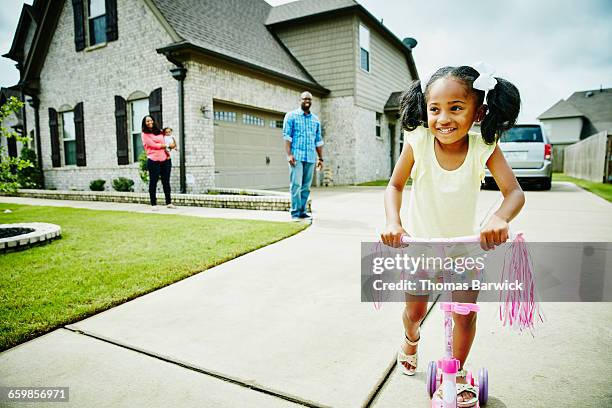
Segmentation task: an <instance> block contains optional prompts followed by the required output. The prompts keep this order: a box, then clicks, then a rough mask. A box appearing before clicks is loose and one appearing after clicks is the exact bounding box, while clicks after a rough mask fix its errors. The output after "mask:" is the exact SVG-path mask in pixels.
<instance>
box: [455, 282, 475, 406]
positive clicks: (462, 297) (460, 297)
mask: <svg viewBox="0 0 612 408" xmlns="http://www.w3.org/2000/svg"><path fill="white" fill-rule="evenodd" d="M477 298H478V291H477V290H466V291H457V292H453V301H454V302H461V303H476V299H477ZM453 321H454V323H455V327H454V328H453V357H455V358H456V359H457V360H459V363H460V367H459V368H460V369H462V368H463V365H464V364H465V361H466V360H467V357H468V354H469V353H470V349H471V348H472V343H473V342H474V337H475V336H476V313H474V312H470V313H469V314H467V315H460V314H456V313H453ZM457 383H465V377H463V378H462V377H457ZM473 397H474V395H473V394H472V393H470V392H467V391H465V392H462V393H461V395H459V396H458V397H457V400H458V401H459V402H461V401H468V400H470V399H471V398H473Z"/></svg>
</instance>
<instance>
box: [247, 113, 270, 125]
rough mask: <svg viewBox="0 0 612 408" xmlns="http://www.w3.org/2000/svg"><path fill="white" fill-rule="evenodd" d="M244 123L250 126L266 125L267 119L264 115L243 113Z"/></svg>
mask: <svg viewBox="0 0 612 408" xmlns="http://www.w3.org/2000/svg"><path fill="white" fill-rule="evenodd" d="M242 123H243V124H244V125H250V126H266V121H265V120H264V119H263V118H262V117H260V116H255V115H251V114H250V113H243V114H242Z"/></svg>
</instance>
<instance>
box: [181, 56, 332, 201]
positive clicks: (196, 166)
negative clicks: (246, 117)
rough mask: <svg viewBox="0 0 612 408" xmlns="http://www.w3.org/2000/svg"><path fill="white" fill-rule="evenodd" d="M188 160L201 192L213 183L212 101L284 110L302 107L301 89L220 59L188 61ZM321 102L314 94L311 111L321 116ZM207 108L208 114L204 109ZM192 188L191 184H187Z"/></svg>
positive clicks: (186, 132)
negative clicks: (230, 64) (225, 62)
mask: <svg viewBox="0 0 612 408" xmlns="http://www.w3.org/2000/svg"><path fill="white" fill-rule="evenodd" d="M185 67H186V68H187V77H186V78H185V149H186V152H185V156H186V157H185V162H186V163H187V174H191V175H193V178H194V179H195V181H196V186H198V187H197V188H193V187H192V188H189V189H188V192H189V191H201V189H202V188H206V187H213V186H214V180H215V177H214V166H215V158H214V121H213V105H214V102H213V101H221V102H224V103H230V104H232V103H233V104H237V105H240V106H244V107H251V108H253V109H264V110H270V111H274V112H279V113H284V112H288V111H291V110H294V109H297V108H298V107H299V106H300V93H301V92H302V91H304V90H306V89H301V88H297V87H293V86H289V85H283V84H280V83H277V82H276V81H274V80H272V79H269V78H265V77H263V76H260V75H256V74H254V73H251V72H247V71H244V70H241V69H239V68H237V67H231V66H228V65H226V64H224V63H220V62H218V61H212V60H206V59H198V60H194V61H189V62H188V63H186V64H185ZM320 106H321V101H320V98H318V97H316V96H315V97H313V108H312V111H313V112H314V113H315V114H317V115H319V116H320ZM202 107H205V109H206V113H202V110H201V108H202ZM188 187H190V186H188Z"/></svg>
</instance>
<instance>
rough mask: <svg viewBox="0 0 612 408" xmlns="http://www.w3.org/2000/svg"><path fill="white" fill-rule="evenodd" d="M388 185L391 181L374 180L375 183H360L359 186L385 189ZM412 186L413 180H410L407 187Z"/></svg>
mask: <svg viewBox="0 0 612 408" xmlns="http://www.w3.org/2000/svg"><path fill="white" fill-rule="evenodd" d="M387 184H389V179H386V180H374V181H366V182H365V183H359V184H357V185H358V186H383V187H387ZM411 184H412V179H411V178H409V179H408V182H407V183H406V185H407V186H409V185H411Z"/></svg>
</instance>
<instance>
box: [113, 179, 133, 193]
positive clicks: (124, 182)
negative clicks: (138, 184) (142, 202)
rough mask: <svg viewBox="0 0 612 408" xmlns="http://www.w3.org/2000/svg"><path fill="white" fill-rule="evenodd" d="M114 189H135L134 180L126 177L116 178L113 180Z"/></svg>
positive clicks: (125, 190)
mask: <svg viewBox="0 0 612 408" xmlns="http://www.w3.org/2000/svg"><path fill="white" fill-rule="evenodd" d="M113 189H115V191H122V192H127V191H134V180H130V179H129V178H125V177H119V178H116V179H114V180H113Z"/></svg>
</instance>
